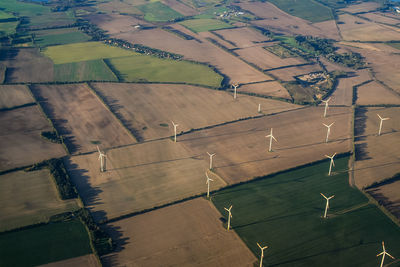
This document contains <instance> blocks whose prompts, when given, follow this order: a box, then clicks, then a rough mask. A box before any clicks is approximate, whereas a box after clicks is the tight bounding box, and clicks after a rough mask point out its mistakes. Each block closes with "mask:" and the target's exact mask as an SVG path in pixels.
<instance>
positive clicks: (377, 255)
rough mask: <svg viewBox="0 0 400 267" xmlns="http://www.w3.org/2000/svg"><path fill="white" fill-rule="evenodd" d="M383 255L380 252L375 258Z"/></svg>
mask: <svg viewBox="0 0 400 267" xmlns="http://www.w3.org/2000/svg"><path fill="white" fill-rule="evenodd" d="M383 253H385V252H381V253H379V254H378V255H376V256H377V257H379V256H380V255H382V254H383Z"/></svg>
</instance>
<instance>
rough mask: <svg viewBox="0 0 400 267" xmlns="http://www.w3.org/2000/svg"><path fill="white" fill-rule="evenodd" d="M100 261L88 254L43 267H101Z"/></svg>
mask: <svg viewBox="0 0 400 267" xmlns="http://www.w3.org/2000/svg"><path fill="white" fill-rule="evenodd" d="M100 266H101V265H100V263H99V260H98V259H97V258H96V256H95V255H93V254H87V255H84V256H79V257H75V258H71V259H67V260H62V261H56V262H52V263H48V264H45V265H43V266H41V267H100Z"/></svg>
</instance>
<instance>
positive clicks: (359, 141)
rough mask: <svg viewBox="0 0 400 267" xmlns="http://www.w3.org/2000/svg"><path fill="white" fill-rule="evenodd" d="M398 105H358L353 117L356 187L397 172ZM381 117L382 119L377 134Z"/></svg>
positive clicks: (377, 180) (399, 125) (398, 153)
mask: <svg viewBox="0 0 400 267" xmlns="http://www.w3.org/2000/svg"><path fill="white" fill-rule="evenodd" d="M399 110H400V108H398V107H393V108H383V107H380V108H358V109H357V110H356V118H355V134H354V136H355V156H356V160H355V163H354V179H355V184H356V186H357V187H358V188H363V187H366V186H369V185H371V184H373V183H374V182H380V181H382V180H384V179H386V178H390V177H392V176H393V175H395V174H396V173H398V172H399V157H400V151H399V148H398V146H396V144H398V140H399V137H400V132H399V131H400V119H399V117H398V114H399ZM377 114H379V115H380V116H381V117H384V118H390V119H389V120H387V121H384V122H383V127H382V133H381V136H378V131H379V123H380V119H379V117H378V115H377Z"/></svg>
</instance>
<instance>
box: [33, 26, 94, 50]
mask: <svg viewBox="0 0 400 267" xmlns="http://www.w3.org/2000/svg"><path fill="white" fill-rule="evenodd" d="M31 33H32V34H34V36H35V37H34V40H35V44H36V45H38V46H40V47H46V46H52V45H65V44H70V43H82V42H86V41H88V40H89V39H90V37H89V36H87V35H86V34H84V33H82V32H81V31H79V30H78V29H77V28H63V29H51V30H41V31H32V32H31Z"/></svg>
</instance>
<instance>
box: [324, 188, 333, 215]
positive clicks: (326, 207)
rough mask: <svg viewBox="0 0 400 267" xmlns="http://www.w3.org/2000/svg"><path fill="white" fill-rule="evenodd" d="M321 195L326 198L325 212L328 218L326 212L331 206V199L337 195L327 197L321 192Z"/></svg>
mask: <svg viewBox="0 0 400 267" xmlns="http://www.w3.org/2000/svg"><path fill="white" fill-rule="evenodd" d="M321 196H323V197H324V198H325V199H326V206H325V213H324V218H326V214H327V213H328V208H329V199H331V198H333V197H334V196H335V195H333V196H330V197H326V196H325V195H324V194H322V193H321Z"/></svg>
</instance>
